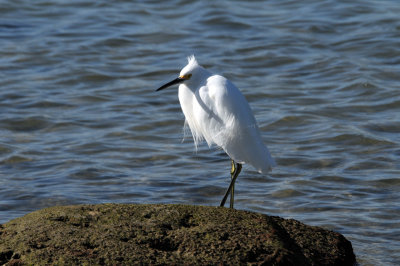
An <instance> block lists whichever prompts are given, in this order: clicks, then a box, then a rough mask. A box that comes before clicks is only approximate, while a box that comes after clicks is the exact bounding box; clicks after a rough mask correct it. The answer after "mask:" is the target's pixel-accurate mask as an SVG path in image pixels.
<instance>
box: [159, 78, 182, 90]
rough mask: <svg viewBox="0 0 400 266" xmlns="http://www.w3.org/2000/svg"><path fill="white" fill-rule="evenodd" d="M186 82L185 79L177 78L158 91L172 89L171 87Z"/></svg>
mask: <svg viewBox="0 0 400 266" xmlns="http://www.w3.org/2000/svg"><path fill="white" fill-rule="evenodd" d="M184 81H185V79H184V78H176V79H174V80H173V81H170V82H168V83H167V84H164V85H162V86H161V87H160V88H158V89H157V90H156V91H160V90H163V89H165V88H168V87H170V86H172V85H175V84H178V83H181V82H184Z"/></svg>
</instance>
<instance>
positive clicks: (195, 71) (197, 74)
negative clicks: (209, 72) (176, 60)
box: [156, 55, 206, 91]
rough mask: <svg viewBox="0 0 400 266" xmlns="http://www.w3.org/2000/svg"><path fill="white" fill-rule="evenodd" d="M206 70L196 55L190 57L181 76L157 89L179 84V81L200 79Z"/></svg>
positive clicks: (187, 81) (189, 81) (190, 81)
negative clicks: (198, 61)
mask: <svg viewBox="0 0 400 266" xmlns="http://www.w3.org/2000/svg"><path fill="white" fill-rule="evenodd" d="M205 71H206V70H205V69H204V68H202V67H201V66H200V65H199V64H198V63H197V61H196V58H195V57H194V55H191V56H189V57H188V64H187V65H186V66H185V67H184V68H183V69H182V70H181V72H180V74H179V77H177V78H176V79H174V80H172V81H170V82H168V83H167V84H164V85H162V86H161V87H160V88H158V89H157V90H156V91H160V90H163V89H165V88H168V87H170V86H172V85H175V84H179V83H192V82H195V81H196V80H199V79H200V78H201V77H203V73H204V72H205Z"/></svg>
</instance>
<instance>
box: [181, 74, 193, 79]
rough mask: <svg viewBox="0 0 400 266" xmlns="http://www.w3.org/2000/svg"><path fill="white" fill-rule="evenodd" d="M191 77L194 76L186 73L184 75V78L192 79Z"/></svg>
mask: <svg viewBox="0 0 400 266" xmlns="http://www.w3.org/2000/svg"><path fill="white" fill-rule="evenodd" d="M191 77H192V74H186V75H183V76H182V78H183V79H190V78H191Z"/></svg>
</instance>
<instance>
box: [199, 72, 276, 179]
mask: <svg viewBox="0 0 400 266" xmlns="http://www.w3.org/2000/svg"><path fill="white" fill-rule="evenodd" d="M197 97H198V102H199V105H200V106H202V108H201V109H202V110H203V111H204V113H203V114H204V115H203V116H202V118H201V119H202V120H201V124H202V125H203V126H202V127H203V128H204V129H203V131H204V133H203V135H204V136H205V138H206V140H207V142H208V143H209V144H210V142H211V143H216V144H217V145H218V146H220V147H222V148H223V149H224V150H225V152H226V153H227V154H228V155H229V156H230V157H231V158H232V159H233V160H235V161H236V162H239V163H249V164H251V165H253V166H254V167H255V168H256V169H257V170H258V171H262V172H267V171H268V169H269V168H270V167H271V166H272V165H274V162H273V159H272V158H271V156H270V154H269V151H268V149H267V148H266V146H265V145H264V143H263V142H262V139H261V136H260V133H259V129H258V126H257V123H256V120H255V118H254V115H253V112H252V111H251V108H250V106H249V104H248V102H247V101H246V98H245V97H244V96H243V94H242V93H241V92H240V91H239V89H238V88H237V87H236V86H235V85H234V84H233V83H231V82H230V81H229V80H227V79H226V78H224V77H222V76H218V75H214V76H212V77H210V78H209V79H208V80H207V85H206V86H203V87H201V88H200V89H199V90H198V94H197ZM206 135H207V136H206Z"/></svg>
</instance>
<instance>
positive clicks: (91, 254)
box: [0, 204, 355, 265]
mask: <svg viewBox="0 0 400 266" xmlns="http://www.w3.org/2000/svg"><path fill="white" fill-rule="evenodd" d="M138 263H140V264H146V265H147V264H152V265H161V264H185V265H187V264H197V265H199V264H200V265H205V264H208V265H216V264H230V265H232V264H233V265H240V264H253V265H254V264H263V265H354V263H355V256H354V254H353V249H352V246H351V243H350V242H349V241H348V240H346V239H345V238H344V237H343V236H342V235H341V234H339V233H335V232H332V231H328V230H324V229H322V228H319V227H314V226H307V225H304V224H302V223H300V222H298V221H296V220H286V219H282V218H279V217H273V216H267V215H264V214H258V213H253V212H247V211H240V210H232V209H228V208H221V207H205V206H188V205H134V204H101V205H77V206H62V207H51V208H47V209H43V210H39V211H35V212H33V213H30V214H27V215H25V216H23V217H21V218H17V219H14V220H11V221H10V222H8V223H6V224H4V225H1V226H0V265H2V264H6V265H26V264H27V265H44V264H45V265H48V264H52V265H53V264H68V265H82V264H85V265H102V264H103V265H104V264H106V265H110V264H112V265H115V264H118V265H127V264H138Z"/></svg>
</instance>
